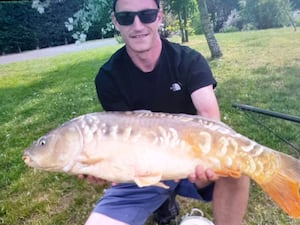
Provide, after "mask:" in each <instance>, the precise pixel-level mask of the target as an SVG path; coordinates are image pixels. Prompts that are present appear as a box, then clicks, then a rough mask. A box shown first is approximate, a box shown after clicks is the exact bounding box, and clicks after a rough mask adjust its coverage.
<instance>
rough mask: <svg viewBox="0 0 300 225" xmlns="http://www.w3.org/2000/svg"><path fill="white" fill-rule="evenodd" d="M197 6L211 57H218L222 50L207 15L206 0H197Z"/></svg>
mask: <svg viewBox="0 0 300 225" xmlns="http://www.w3.org/2000/svg"><path fill="white" fill-rule="evenodd" d="M198 8H199V12H200V19H201V23H202V26H203V31H204V34H205V38H206V41H207V44H208V47H209V50H210V53H211V57H212V58H220V57H221V56H222V52H221V49H220V47H219V45H218V42H217V40H216V38H215V35H214V31H213V28H212V25H211V22H210V19H209V16H208V11H207V5H206V0H198Z"/></svg>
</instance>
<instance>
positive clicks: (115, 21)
mask: <svg viewBox="0 0 300 225" xmlns="http://www.w3.org/2000/svg"><path fill="white" fill-rule="evenodd" d="M111 21H112V22H113V24H114V26H115V29H116V30H117V31H120V29H119V23H118V21H117V19H116V17H115V14H114V13H113V12H112V13H111Z"/></svg>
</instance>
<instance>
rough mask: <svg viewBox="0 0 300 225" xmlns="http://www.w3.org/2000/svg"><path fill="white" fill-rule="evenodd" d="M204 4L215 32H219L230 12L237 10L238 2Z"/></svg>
mask: <svg viewBox="0 0 300 225" xmlns="http://www.w3.org/2000/svg"><path fill="white" fill-rule="evenodd" d="M206 3H207V10H208V13H209V14H210V18H211V21H212V23H213V28H214V31H215V32H219V31H220V30H221V29H222V28H223V27H224V23H225V22H226V20H228V17H229V16H230V15H231V14H232V11H233V10H237V9H238V8H239V3H238V0H226V1H224V0H211V1H206ZM228 26H229V25H228Z"/></svg>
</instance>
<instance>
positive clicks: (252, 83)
mask: <svg viewBox="0 0 300 225" xmlns="http://www.w3.org/2000/svg"><path fill="white" fill-rule="evenodd" d="M216 37H217V39H218V42H219V44H220V46H221V49H222V51H223V54H224V57H222V58H221V59H218V60H213V61H211V60H209V63H210V65H211V67H212V70H213V72H214V74H215V77H216V78H217V80H218V88H217V90H216V94H217V96H218V99H219V104H220V108H221V112H222V120H223V121H224V122H225V123H227V124H228V125H230V126H232V127H233V128H234V129H235V130H236V131H238V132H240V133H242V134H244V135H246V136H248V137H250V138H252V139H254V140H256V141H257V142H259V143H262V144H264V145H267V146H269V147H272V148H274V149H277V150H280V151H283V152H286V153H289V154H291V155H294V156H296V157H299V153H297V152H296V151H295V150H293V149H292V148H290V147H289V146H288V145H286V144H285V143H283V142H281V141H280V140H279V139H278V138H276V137H275V136H274V135H273V134H272V133H271V132H269V131H268V130H266V129H264V128H263V127H261V126H260V125H258V124H257V123H256V122H254V121H253V120H252V118H254V119H255V120H259V121H262V122H263V123H264V124H265V125H266V126H268V127H270V129H272V130H273V131H274V132H276V133H278V134H280V135H281V136H283V137H284V138H286V139H287V140H288V141H289V142H291V143H293V144H294V145H296V146H298V148H299V147H300V146H299V145H300V132H299V131H300V126H299V124H295V123H292V122H288V121H283V120H280V119H275V118H271V117H266V116H262V115H257V114H253V113H248V114H249V115H250V117H248V116H246V114H245V113H244V112H241V111H239V110H237V109H234V108H232V106H231V105H232V103H235V102H238V103H243V104H248V105H252V106H256V107H259V108H263V109H268V110H273V111H277V112H282V113H286V114H291V115H295V116H300V114H299V109H300V101H299V99H300V89H299V87H300V54H299V52H300V47H299V46H300V33H299V31H297V32H294V31H293V30H292V29H274V30H265V31H253V32H243V33H226V34H218V35H216ZM174 40H176V39H174ZM188 45H189V46H191V47H193V48H195V49H197V50H199V51H200V52H202V53H203V54H204V56H206V57H207V58H209V56H210V53H209V50H208V48H207V44H206V41H205V39H204V37H203V36H195V37H191V41H190V43H188ZM118 47H119V46H115V47H108V48H101V49H94V50H88V51H83V52H79V53H72V54H65V55H61V56H57V57H51V58H47V59H39V60H32V61H27V62H20V63H11V64H6V65H0V126H1V127H0V128H1V129H0V143H1V144H0V171H1V172H0V224H9V225H10V224H30V225H31V224H32V225H38V224H43V225H44V224H45V225H47V224H49V225H50V224H52V225H53V224H57V225H59V224H83V223H84V221H85V219H86V218H87V217H88V214H89V213H90V211H91V210H92V208H93V205H94V204H95V202H96V201H97V200H98V198H99V197H100V196H101V193H102V187H99V186H93V185H89V184H87V183H86V182H85V181H81V180H78V179H77V178H75V177H72V176H69V175H65V174H56V173H48V172H41V171H34V170H32V169H30V168H27V167H26V166H25V165H24V164H23V162H22V160H21V157H20V156H21V152H22V150H23V149H24V148H25V147H27V146H28V145H30V144H31V143H32V141H33V140H35V139H36V138H37V137H39V136H40V135H43V134H45V133H46V132H47V131H49V130H50V129H52V128H54V127H57V126H58V125H59V124H61V123H62V122H64V121H67V120H69V119H71V118H73V117H75V116H78V115H80V114H84V113H88V112H93V111H100V110H101V106H100V105H99V103H98V100H97V98H96V93H95V88H94V83H93V81H94V77H95V74H96V73H97V71H98V69H99V67H100V66H101V65H102V64H103V62H105V61H106V60H107V58H108V57H109V56H110V55H111V54H112V53H113V52H114V51H115V50H116V49H117V48H118ZM179 201H180V203H181V209H182V214H184V213H186V212H187V211H189V210H190V208H191V207H201V208H202V209H203V210H204V211H205V213H206V215H207V216H208V217H210V216H211V215H210V213H211V208H210V204H204V203H199V202H197V201H192V200H187V199H183V198H179ZM147 224H148V225H150V224H151V223H150V222H148V223H147ZM244 224H245V225H246V224H247V225H254V224H255V225H257V224H261V225H265V224H270V225H271V224H272V225H274V224H276V225H277V224H278V225H281V224H288V225H297V224H298V225H300V221H297V220H293V219H290V218H289V217H288V216H286V214H285V213H283V212H282V211H281V210H280V209H279V208H278V207H277V206H276V205H275V204H274V203H273V202H272V201H271V200H270V199H269V198H268V197H266V195H265V194H264V193H263V192H262V191H261V189H260V188H258V187H257V186H256V185H255V184H252V188H251V196H250V201H249V207H248V211H247V215H246V217H245V222H244Z"/></svg>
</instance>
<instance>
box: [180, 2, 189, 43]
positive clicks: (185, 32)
mask: <svg viewBox="0 0 300 225" xmlns="http://www.w3.org/2000/svg"><path fill="white" fill-rule="evenodd" d="M182 17H183V27H184V42H189V33H188V25H187V20H188V18H187V7H186V6H184V9H183V12H182Z"/></svg>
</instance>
